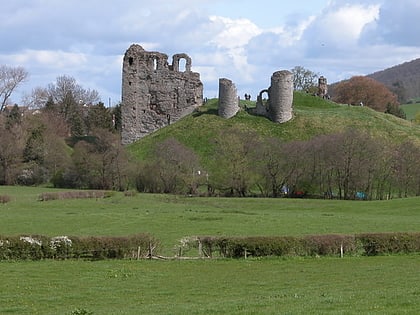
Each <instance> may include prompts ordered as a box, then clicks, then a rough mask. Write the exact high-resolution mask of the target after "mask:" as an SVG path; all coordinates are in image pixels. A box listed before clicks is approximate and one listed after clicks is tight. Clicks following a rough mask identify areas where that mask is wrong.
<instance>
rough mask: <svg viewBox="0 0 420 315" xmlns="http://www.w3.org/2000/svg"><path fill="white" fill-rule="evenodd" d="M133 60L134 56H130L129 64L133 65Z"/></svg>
mask: <svg viewBox="0 0 420 315" xmlns="http://www.w3.org/2000/svg"><path fill="white" fill-rule="evenodd" d="M133 62H134V59H133V57H129V58H128V64H129V65H130V66H132V65H133Z"/></svg>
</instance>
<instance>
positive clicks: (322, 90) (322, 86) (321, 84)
mask: <svg viewBox="0 0 420 315" xmlns="http://www.w3.org/2000/svg"><path fill="white" fill-rule="evenodd" d="M318 96H319V97H322V98H328V85H327V79H326V78H325V77H323V76H320V77H319V78H318Z"/></svg>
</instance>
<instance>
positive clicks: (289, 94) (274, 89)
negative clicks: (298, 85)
mask: <svg viewBox="0 0 420 315" xmlns="http://www.w3.org/2000/svg"><path fill="white" fill-rule="evenodd" d="M264 93H267V95H268V99H267V100H265V101H264V100H263V97H262V96H263V94H264ZM292 105H293V73H292V72H290V71H287V70H282V71H277V72H274V73H273V75H272V76H271V86H270V87H269V88H268V89H265V90H262V91H261V92H260V93H259V95H258V97H257V104H256V108H255V109H254V110H253V113H254V114H256V115H261V116H266V117H268V118H269V119H270V120H271V121H273V122H277V123H284V122H287V121H289V120H290V119H292V117H293V110H292Z"/></svg>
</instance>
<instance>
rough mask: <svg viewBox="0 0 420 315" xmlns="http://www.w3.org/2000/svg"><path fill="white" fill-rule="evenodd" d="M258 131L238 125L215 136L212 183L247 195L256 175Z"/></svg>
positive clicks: (224, 189)
mask: <svg viewBox="0 0 420 315" xmlns="http://www.w3.org/2000/svg"><path fill="white" fill-rule="evenodd" d="M256 139H257V134H256V133H254V132H250V131H245V130H241V129H239V128H235V127H232V128H229V129H225V130H223V132H221V133H220V134H219V135H218V136H217V137H216V139H215V145H216V149H215V156H214V159H213V162H214V163H217V164H216V165H214V166H213V167H212V168H213V169H214V171H213V172H214V173H213V174H212V182H213V183H214V184H215V186H216V187H217V188H219V189H220V190H221V191H224V192H225V193H226V194H228V195H230V196H241V197H244V196H246V195H247V194H248V193H249V190H250V188H251V186H252V184H253V180H254V178H255V167H253V166H254V163H253V162H254V161H255V157H256V156H255V147H256V143H257V141H256Z"/></svg>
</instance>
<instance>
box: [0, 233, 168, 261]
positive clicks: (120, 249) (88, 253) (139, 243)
mask: <svg viewBox="0 0 420 315" xmlns="http://www.w3.org/2000/svg"><path fill="white" fill-rule="evenodd" d="M159 246H160V243H159V242H158V241H157V240H156V239H155V238H153V237H152V236H150V235H149V234H136V235H131V236H113V237H111V236H87V237H75V236H55V237H48V236H42V235H30V236H28V235H23V236H0V260H40V259H90V260H97V259H140V258H146V257H151V256H152V255H153V253H154V251H157V250H158V248H159Z"/></svg>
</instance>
